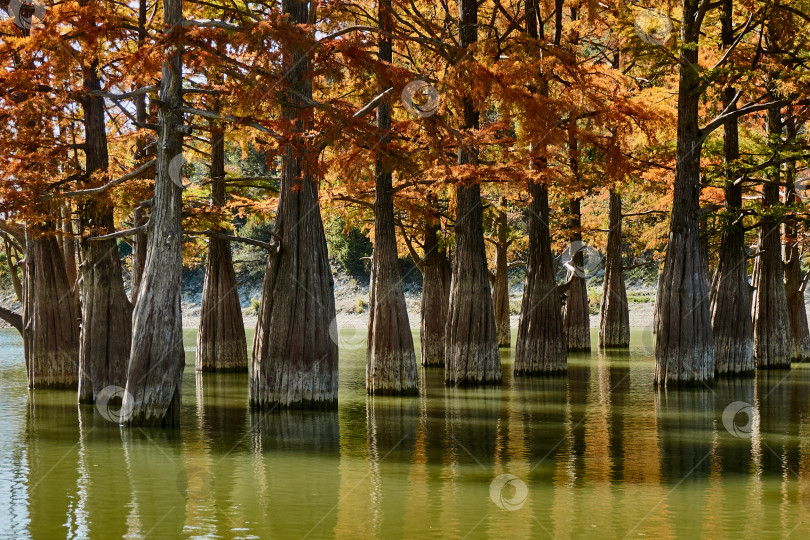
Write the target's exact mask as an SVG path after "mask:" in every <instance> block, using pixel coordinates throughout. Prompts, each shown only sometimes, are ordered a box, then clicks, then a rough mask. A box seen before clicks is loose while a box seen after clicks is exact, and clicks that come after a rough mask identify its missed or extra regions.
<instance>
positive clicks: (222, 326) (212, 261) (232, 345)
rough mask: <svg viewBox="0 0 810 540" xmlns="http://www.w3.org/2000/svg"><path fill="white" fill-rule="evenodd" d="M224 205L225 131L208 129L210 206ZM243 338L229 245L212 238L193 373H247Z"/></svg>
mask: <svg viewBox="0 0 810 540" xmlns="http://www.w3.org/2000/svg"><path fill="white" fill-rule="evenodd" d="M224 204H225V132H224V130H223V129H222V128H221V127H218V126H215V127H213V128H212V129H211V205H212V206H214V207H216V208H222V206H224ZM247 366H248V358H247V338H246V337H245V323H244V321H243V320H242V306H241V305H240V303H239V290H238V289H237V287H236V274H235V273H234V269H233V259H232V257H231V245H230V243H229V242H228V240H226V239H224V238H220V237H218V236H212V237H211V240H210V241H209V242H208V260H207V261H206V264H205V282H204V284H203V293H202V306H201V307H200V327H199V331H198V333H197V353H196V359H195V367H196V369H197V371H247Z"/></svg>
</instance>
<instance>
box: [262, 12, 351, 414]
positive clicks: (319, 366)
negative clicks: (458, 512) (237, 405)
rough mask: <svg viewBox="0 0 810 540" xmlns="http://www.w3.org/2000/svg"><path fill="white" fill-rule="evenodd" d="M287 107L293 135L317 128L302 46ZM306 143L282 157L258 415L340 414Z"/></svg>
mask: <svg viewBox="0 0 810 540" xmlns="http://www.w3.org/2000/svg"><path fill="white" fill-rule="evenodd" d="M282 8H283V12H284V13H287V14H290V16H291V17H290V21H291V22H293V23H299V24H304V23H306V22H307V19H308V11H309V10H308V3H307V2H300V1H299V0H282ZM284 60H285V65H286V66H287V68H286V69H287V71H286V73H287V75H286V78H287V85H289V90H288V91H287V93H286V100H285V101H284V103H283V104H282V109H281V115H282V118H284V119H286V120H288V121H290V123H291V124H293V129H294V133H293V135H294V134H300V133H303V132H304V131H306V129H307V128H308V126H311V125H312V110H311V108H308V107H310V105H309V100H310V99H311V96H312V83H311V81H310V80H309V79H308V78H307V77H306V74H307V72H308V71H309V67H310V66H309V60H308V58H307V56H306V48H305V47H304V46H302V45H295V46H286V47H285V49H284ZM309 151H311V148H310V147H308V146H307V143H304V142H302V141H301V140H300V138H299V139H298V140H297V141H294V142H292V143H289V144H287V146H286V148H285V149H284V152H283V154H282V156H281V159H282V162H281V189H280V198H279V205H278V213H277V218H276V224H275V234H276V236H277V237H278V238H280V239H281V245H280V246H279V248H278V250H277V251H275V252H271V253H270V255H269V256H268V259H267V271H266V273H265V276H264V283H263V285H262V300H261V304H260V305H259V320H258V323H257V326H256V337H255V339H254V341H253V360H252V362H251V364H250V404H251V406H253V407H272V406H274V405H276V404H278V405H280V406H282V407H304V408H309V407H312V408H324V407H336V406H337V391H338V347H337V335H336V333H337V324H336V320H335V294H334V282H333V280H332V273H331V270H330V268H329V260H328V258H327V251H326V236H325V235H324V231H323V222H322V221H321V212H320V206H319V204H318V188H317V185H316V184H315V182H314V181H313V178H312V174H311V173H310V172H309V164H308V160H307V158H308V156H307V155H306V152H309Z"/></svg>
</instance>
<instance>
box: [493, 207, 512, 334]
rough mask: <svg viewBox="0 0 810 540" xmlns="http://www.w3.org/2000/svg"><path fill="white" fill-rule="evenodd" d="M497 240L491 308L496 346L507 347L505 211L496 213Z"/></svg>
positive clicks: (507, 299) (507, 288)
mask: <svg viewBox="0 0 810 540" xmlns="http://www.w3.org/2000/svg"><path fill="white" fill-rule="evenodd" d="M497 228H498V231H497V233H498V240H497V242H496V244H495V272H493V273H491V274H490V278H491V281H492V308H493V311H494V312H495V330H496V332H497V334H498V347H509V346H510V345H511V342H512V329H511V328H510V326H509V261H508V259H507V253H508V252H509V244H510V242H509V223H508V221H507V216H506V212H505V211H501V212H499V213H498V218H497Z"/></svg>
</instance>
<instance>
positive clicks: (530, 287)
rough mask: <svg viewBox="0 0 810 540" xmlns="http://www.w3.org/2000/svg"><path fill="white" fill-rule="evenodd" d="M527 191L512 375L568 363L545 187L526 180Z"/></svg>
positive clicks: (549, 369) (550, 369) (547, 370)
mask: <svg viewBox="0 0 810 540" xmlns="http://www.w3.org/2000/svg"><path fill="white" fill-rule="evenodd" d="M529 194H530V195H531V202H530V203H529V253H528V261H526V263H527V264H526V282H525V285H524V287H523V302H522V304H521V306H520V322H519V323H518V335H517V342H516V343H515V375H531V374H542V373H555V372H562V371H565V370H566V369H567V364H568V360H567V347H566V342H565V331H564V328H563V321H562V313H561V307H562V306H561V304H560V293H559V289H558V287H557V283H556V282H555V281H554V258H553V257H552V255H551V237H550V234H549V228H548V223H549V210H548V188H547V187H546V186H543V185H540V184H536V183H534V182H529Z"/></svg>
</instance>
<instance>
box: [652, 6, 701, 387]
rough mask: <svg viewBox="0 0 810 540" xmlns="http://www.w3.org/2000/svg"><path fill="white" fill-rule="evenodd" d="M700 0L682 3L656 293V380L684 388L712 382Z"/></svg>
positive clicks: (659, 383) (662, 383)
mask: <svg viewBox="0 0 810 540" xmlns="http://www.w3.org/2000/svg"><path fill="white" fill-rule="evenodd" d="M699 4H700V0H684V2H683V18H682V21H684V22H683V24H682V26H681V43H682V44H683V45H682V49H681V59H680V70H679V71H680V74H679V83H678V133H677V150H676V154H677V164H676V167H675V188H674V195H673V205H672V214H671V218H670V228H669V239H668V241H667V250H666V257H665V259H664V268H663V271H662V273H661V277H660V279H659V281H658V292H657V294H656V309H657V311H658V319H657V321H656V328H655V330H656V332H655V334H656V342H655V382H656V384H658V385H662V386H669V385H683V384H691V383H696V382H702V381H708V380H712V379H713V378H714V340H713V339H712V327H711V313H710V310H709V307H710V306H709V284H708V281H707V279H706V274H705V273H704V269H703V254H702V251H701V247H700V234H699V231H698V216H699V206H700V152H701V148H700V147H701V141H700V132H699V127H698V105H699V101H700V91H699V86H700V77H699V73H698V70H697V66H698V36H699V33H700V26H701V23H702V17H700V16H699V15H698V7H699Z"/></svg>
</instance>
